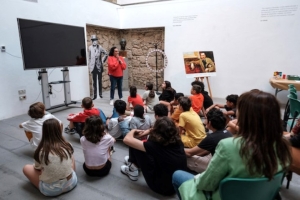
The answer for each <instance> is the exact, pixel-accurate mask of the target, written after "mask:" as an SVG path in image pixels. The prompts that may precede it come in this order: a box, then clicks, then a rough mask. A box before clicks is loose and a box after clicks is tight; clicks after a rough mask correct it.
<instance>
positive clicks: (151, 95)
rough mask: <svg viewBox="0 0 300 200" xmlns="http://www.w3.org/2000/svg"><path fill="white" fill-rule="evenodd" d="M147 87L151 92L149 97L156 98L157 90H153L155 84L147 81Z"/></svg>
mask: <svg viewBox="0 0 300 200" xmlns="http://www.w3.org/2000/svg"><path fill="white" fill-rule="evenodd" d="M146 87H147V89H148V90H150V92H149V94H148V97H149V98H154V97H155V92H154V90H153V84H152V83H150V82H147V83H146Z"/></svg>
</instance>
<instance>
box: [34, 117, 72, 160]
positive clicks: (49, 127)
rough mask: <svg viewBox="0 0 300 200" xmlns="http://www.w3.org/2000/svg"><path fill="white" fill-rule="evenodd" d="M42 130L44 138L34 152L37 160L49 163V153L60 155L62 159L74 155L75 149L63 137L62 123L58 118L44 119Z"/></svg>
mask: <svg viewBox="0 0 300 200" xmlns="http://www.w3.org/2000/svg"><path fill="white" fill-rule="evenodd" d="M42 130H43V134H42V140H41V142H40V144H39V146H38V147H37V149H36V150H35V152H34V159H35V160H36V161H37V162H39V163H41V161H44V163H45V164H46V165H48V163H49V153H51V154H54V155H57V156H59V157H60V161H62V160H63V159H64V158H65V159H68V158H71V157H72V154H73V152H74V149H73V147H72V146H71V144H70V143H69V142H67V141H65V139H64V138H63V136H62V129H61V126H60V123H59V122H58V121H57V120H56V119H47V120H46V121H44V123H43V129H42Z"/></svg>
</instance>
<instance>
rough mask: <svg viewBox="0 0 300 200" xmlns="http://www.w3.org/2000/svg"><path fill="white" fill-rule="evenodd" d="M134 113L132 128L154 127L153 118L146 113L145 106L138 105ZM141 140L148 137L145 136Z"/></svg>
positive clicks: (130, 124) (131, 122)
mask: <svg viewBox="0 0 300 200" xmlns="http://www.w3.org/2000/svg"><path fill="white" fill-rule="evenodd" d="M133 111H134V115H133V117H132V119H131V121H130V123H129V126H130V129H138V130H148V129H149V128H151V127H152V122H151V119H150V117H149V116H148V115H144V107H143V106H141V105H136V106H134V108H133ZM140 139H141V140H144V139H146V138H145V137H143V138H140Z"/></svg>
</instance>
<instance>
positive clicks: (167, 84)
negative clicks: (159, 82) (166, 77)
mask: <svg viewBox="0 0 300 200" xmlns="http://www.w3.org/2000/svg"><path fill="white" fill-rule="evenodd" d="M164 82H165V84H166V88H165V89H163V90H170V91H172V92H173V93H174V95H175V90H174V89H173V88H172V86H171V82H170V81H164Z"/></svg>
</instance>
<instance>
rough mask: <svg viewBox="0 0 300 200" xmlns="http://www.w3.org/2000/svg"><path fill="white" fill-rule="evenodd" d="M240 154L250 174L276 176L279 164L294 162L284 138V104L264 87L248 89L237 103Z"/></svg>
mask: <svg viewBox="0 0 300 200" xmlns="http://www.w3.org/2000/svg"><path fill="white" fill-rule="evenodd" d="M237 111H238V125H239V131H238V135H237V136H241V137H242V139H241V149H240V155H241V157H242V158H243V160H244V161H245V162H246V165H247V169H248V171H249V173H250V174H263V175H265V176H266V177H267V178H269V179H272V177H273V175H274V174H276V172H277V171H278V166H279V165H281V166H282V167H283V168H286V167H287V166H288V165H289V163H290V162H291V155H290V150H289V147H288V144H287V142H286V140H285V139H283V137H282V136H283V128H282V122H281V118H280V106H279V103H278V101H277V100H276V98H275V97H274V96H273V95H272V94H270V93H266V92H263V91H260V90H252V91H250V92H246V93H244V94H242V95H241V96H240V97H239V100H238V103H237Z"/></svg>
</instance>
